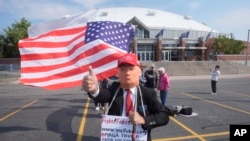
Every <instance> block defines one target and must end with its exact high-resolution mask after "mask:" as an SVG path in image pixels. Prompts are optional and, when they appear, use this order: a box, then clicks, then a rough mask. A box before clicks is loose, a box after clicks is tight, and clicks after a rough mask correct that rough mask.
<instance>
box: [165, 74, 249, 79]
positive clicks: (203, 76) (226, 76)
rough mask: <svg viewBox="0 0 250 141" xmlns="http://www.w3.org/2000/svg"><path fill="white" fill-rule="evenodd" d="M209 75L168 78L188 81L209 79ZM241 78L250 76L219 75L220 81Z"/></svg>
mask: <svg viewBox="0 0 250 141" xmlns="http://www.w3.org/2000/svg"><path fill="white" fill-rule="evenodd" d="M210 77H211V76H210V75H196V76H170V79H171V80H188V79H193V80H196V79H210ZM241 77H250V74H226V75H223V74H222V75H220V79H223V78H241Z"/></svg>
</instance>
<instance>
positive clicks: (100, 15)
mask: <svg viewBox="0 0 250 141" xmlns="http://www.w3.org/2000/svg"><path fill="white" fill-rule="evenodd" d="M93 11H96V14H95V17H92V18H91V19H92V21H107V20H109V21H118V22H123V23H127V22H128V21H130V20H131V19H132V18H135V17H136V18H137V19H138V20H140V21H141V22H142V23H143V24H144V25H146V26H147V27H148V28H151V29H162V28H165V29H176V30H189V29H191V30H197V31H207V32H210V31H211V29H212V28H211V27H209V26H207V25H205V24H203V23H200V22H198V21H195V20H193V19H192V17H190V16H182V15H178V14H175V13H170V12H167V11H162V10H156V9H149V8H138V7H118V8H98V9H95V10H91V11H88V12H93ZM88 12H87V13H88ZM213 32H216V31H214V30H213Z"/></svg>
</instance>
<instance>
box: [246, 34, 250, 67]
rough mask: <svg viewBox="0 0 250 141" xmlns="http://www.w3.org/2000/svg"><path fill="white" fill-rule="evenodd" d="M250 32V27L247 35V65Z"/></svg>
mask: <svg viewBox="0 0 250 141" xmlns="http://www.w3.org/2000/svg"><path fill="white" fill-rule="evenodd" d="M249 32H250V29H249V30H248V35H247V48H246V66H247V61H248V42H249Z"/></svg>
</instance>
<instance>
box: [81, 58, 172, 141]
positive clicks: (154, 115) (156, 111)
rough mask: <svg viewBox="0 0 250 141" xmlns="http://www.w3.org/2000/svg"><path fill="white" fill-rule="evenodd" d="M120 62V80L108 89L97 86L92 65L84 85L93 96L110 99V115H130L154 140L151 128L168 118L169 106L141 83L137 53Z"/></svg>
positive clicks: (102, 99)
mask: <svg viewBox="0 0 250 141" xmlns="http://www.w3.org/2000/svg"><path fill="white" fill-rule="evenodd" d="M117 66H118V78H119V80H120V81H119V82H113V83H112V84H111V86H110V87H109V88H108V90H107V89H102V88H100V87H98V81H97V78H96V75H95V74H94V72H93V70H92V67H89V74H88V75H87V76H85V77H84V78H83V89H84V91H86V92H87V93H88V95H89V97H90V98H91V99H94V100H95V101H97V102H108V103H109V109H108V112H107V115H113V116H127V117H128V118H129V120H130V122H131V125H132V126H133V127H134V125H140V126H141V127H142V129H143V130H145V131H146V134H147V141H151V129H153V128H156V127H159V126H163V125H166V124H167V123H168V122H169V115H168V113H167V109H166V108H165V107H164V106H162V104H161V103H160V101H159V100H158V99H157V94H156V91H154V90H152V89H149V88H146V87H143V86H141V85H140V84H139V79H140V75H141V68H140V62H139V61H138V59H137V56H136V55H135V54H131V53H128V54H125V55H124V56H122V57H121V58H120V59H119V60H118V65H117ZM129 101H130V102H129ZM133 133H134V132H133ZM133 135H134V134H133ZM132 137H135V136H132Z"/></svg>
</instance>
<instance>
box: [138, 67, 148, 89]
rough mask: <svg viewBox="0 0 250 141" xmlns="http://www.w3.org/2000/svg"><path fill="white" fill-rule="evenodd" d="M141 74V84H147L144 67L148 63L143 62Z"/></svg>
mask: <svg viewBox="0 0 250 141" xmlns="http://www.w3.org/2000/svg"><path fill="white" fill-rule="evenodd" d="M140 67H141V72H142V73H141V76H140V85H142V86H145V83H146V82H147V80H146V78H145V76H144V69H145V68H146V67H147V66H146V65H144V64H142V63H141V66H140Z"/></svg>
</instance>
